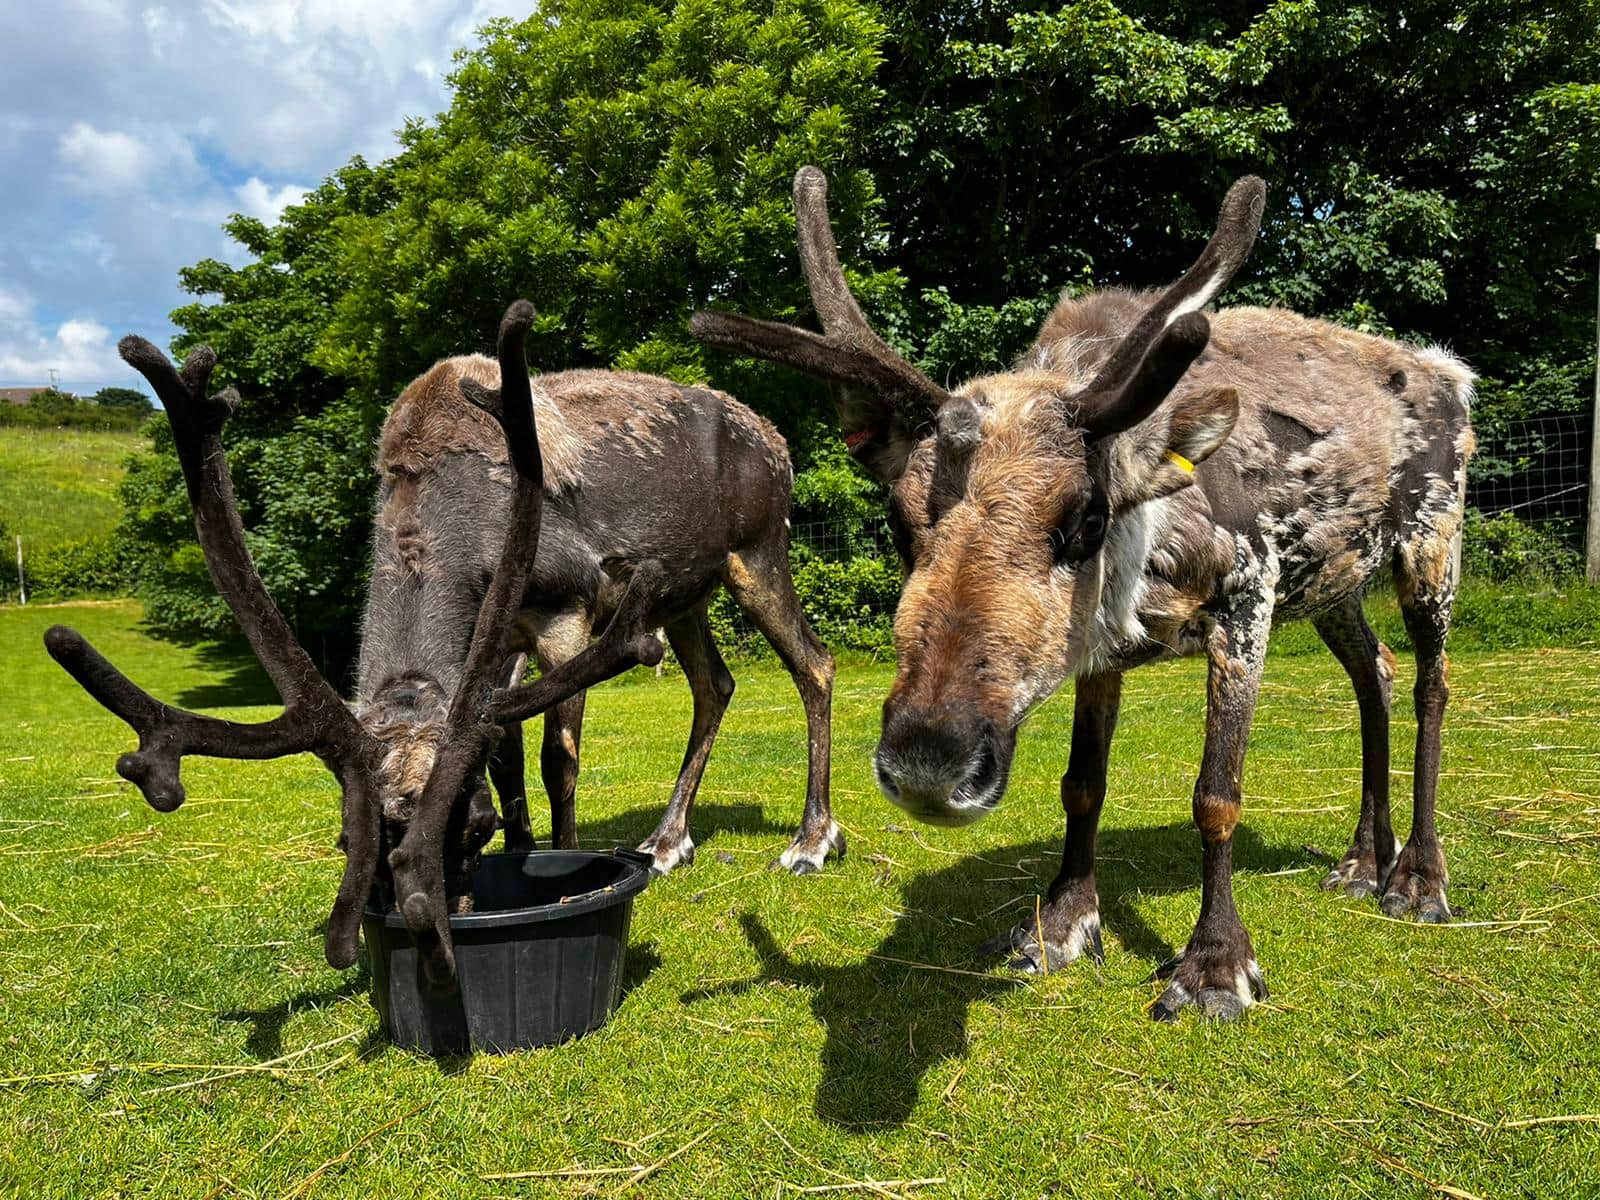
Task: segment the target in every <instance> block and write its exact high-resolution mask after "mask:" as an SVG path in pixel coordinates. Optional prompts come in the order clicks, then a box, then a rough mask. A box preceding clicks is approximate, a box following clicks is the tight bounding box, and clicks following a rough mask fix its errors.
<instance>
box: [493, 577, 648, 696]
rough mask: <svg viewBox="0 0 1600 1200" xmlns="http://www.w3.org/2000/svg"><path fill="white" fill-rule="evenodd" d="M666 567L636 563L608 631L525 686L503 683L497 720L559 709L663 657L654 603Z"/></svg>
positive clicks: (497, 693)
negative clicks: (655, 631) (652, 609)
mask: <svg viewBox="0 0 1600 1200" xmlns="http://www.w3.org/2000/svg"><path fill="white" fill-rule="evenodd" d="M665 578H666V572H665V570H663V568H662V566H661V564H660V563H659V562H658V561H656V560H655V559H647V560H646V561H644V562H642V563H640V564H639V565H638V566H637V567H635V568H634V571H633V576H632V578H630V579H629V580H628V588H627V591H625V592H624V593H623V596H622V602H621V603H620V604H618V605H617V611H616V613H615V614H614V615H613V616H612V618H611V622H610V623H609V624H608V625H607V626H606V628H605V632H604V633H602V634H601V635H600V637H599V638H598V639H597V640H596V641H595V642H594V644H593V645H591V646H589V647H587V648H586V649H585V650H584V652H583V653H582V654H578V655H576V656H574V657H572V658H570V659H568V660H567V661H566V662H564V663H562V664H561V665H560V666H559V667H556V668H555V669H554V670H551V671H549V672H547V673H546V674H543V675H541V676H540V677H539V678H538V679H536V680H534V681H533V682H532V683H530V684H526V685H524V686H522V687H509V688H501V689H499V690H498V691H496V692H495V693H494V695H493V697H492V698H491V701H490V709H489V711H490V714H491V716H492V717H493V718H494V720H495V722H496V723H498V724H504V723H506V722H508V721H526V720H527V719H528V718H529V717H535V716H538V715H539V714H540V713H542V712H544V711H545V710H546V709H550V708H554V707H555V706H556V705H557V704H560V703H561V702H562V701H563V700H565V699H566V698H567V697H568V696H575V695H577V694H578V693H579V692H581V691H585V690H586V689H588V688H591V687H593V686H594V685H595V684H597V683H602V682H604V681H605V680H607V679H610V678H611V677H612V676H613V675H620V674H621V673H622V672H623V671H626V670H629V669H630V668H632V667H636V666H645V667H653V666H655V665H656V664H657V663H658V662H660V661H661V657H662V653H663V651H662V647H661V643H660V642H659V641H657V640H656V639H655V638H654V637H652V636H651V634H650V630H651V628H652V626H651V625H650V621H649V616H650V606H651V604H652V602H653V601H654V600H655V598H656V597H657V596H658V595H660V592H661V584H662V582H663V580H664V579H665Z"/></svg>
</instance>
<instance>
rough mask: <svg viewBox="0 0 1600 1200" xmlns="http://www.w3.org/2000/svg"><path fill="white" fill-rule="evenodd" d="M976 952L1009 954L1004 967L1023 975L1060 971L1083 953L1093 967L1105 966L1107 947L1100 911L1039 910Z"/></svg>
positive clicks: (982, 953) (990, 940)
mask: <svg viewBox="0 0 1600 1200" xmlns="http://www.w3.org/2000/svg"><path fill="white" fill-rule="evenodd" d="M1041 926H1042V927H1043V931H1044V935H1045V940H1044V944H1043V945H1042V946H1041V945H1040V942H1039V932H1040V927H1041ZM978 953H979V954H980V955H983V956H985V957H991V958H992V957H995V956H997V955H1002V954H1009V955H1012V958H1011V959H1010V961H1009V962H1007V963H1006V969H1007V970H1008V971H1016V972H1018V973H1019V974H1022V975H1045V974H1048V973H1049V972H1051V971H1059V970H1060V969H1061V968H1062V967H1065V966H1066V965H1068V964H1069V963H1072V962H1076V961H1077V960H1078V959H1079V958H1082V957H1083V956H1084V955H1085V954H1087V955H1088V957H1089V958H1090V959H1091V960H1092V961H1093V962H1094V964H1095V965H1096V966H1104V965H1105V961H1106V948H1105V942H1104V941H1103V940H1102V938H1101V935H1100V912H1099V910H1098V909H1092V910H1090V911H1088V912H1078V913H1075V914H1073V915H1071V916H1067V917H1062V916H1059V915H1057V916H1052V915H1051V914H1049V913H1041V914H1040V916H1039V919H1038V920H1037V921H1034V920H1028V921H1021V922H1019V923H1017V924H1016V925H1014V926H1013V927H1012V928H1011V929H1008V930H1007V931H1006V932H1004V933H1001V934H997V935H995V936H994V937H992V938H990V939H989V940H988V941H986V942H984V943H983V944H982V945H981V946H979V947H978Z"/></svg>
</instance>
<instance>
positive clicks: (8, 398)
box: [0, 383, 50, 404]
mask: <svg viewBox="0 0 1600 1200" xmlns="http://www.w3.org/2000/svg"><path fill="white" fill-rule="evenodd" d="M49 390H50V385H49V384H48V383H41V384H39V385H38V386H36V387H0V400H3V401H4V402H5V403H7V404H26V403H27V402H28V401H29V400H32V399H33V398H34V397H35V396H36V395H38V394H39V393H40V392H48V391H49Z"/></svg>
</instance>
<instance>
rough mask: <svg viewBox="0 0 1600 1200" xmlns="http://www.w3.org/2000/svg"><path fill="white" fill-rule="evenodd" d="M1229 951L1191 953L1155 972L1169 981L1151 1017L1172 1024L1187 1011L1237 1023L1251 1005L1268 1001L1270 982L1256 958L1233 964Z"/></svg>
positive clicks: (1182, 955) (1151, 1009) (1157, 1000)
mask: <svg viewBox="0 0 1600 1200" xmlns="http://www.w3.org/2000/svg"><path fill="white" fill-rule="evenodd" d="M1230 958H1231V955H1230V954H1229V953H1228V952H1227V951H1226V950H1222V951H1212V952H1210V953H1199V954H1191V953H1190V952H1189V951H1187V950H1186V951H1184V953H1182V954H1180V955H1178V956H1177V957H1176V958H1173V959H1169V960H1167V961H1166V962H1164V963H1162V964H1161V965H1160V966H1159V967H1157V968H1156V969H1155V972H1154V974H1153V975H1152V976H1151V978H1152V979H1156V978H1161V979H1167V980H1168V983H1167V986H1166V990H1165V991H1163V992H1162V993H1161V995H1160V996H1159V997H1157V998H1156V1002H1155V1004H1153V1005H1152V1006H1151V1008H1150V1016H1151V1017H1152V1018H1154V1019H1155V1020H1157V1021H1165V1022H1171V1021H1176V1020H1177V1019H1178V1014H1179V1013H1180V1012H1182V1011H1183V1010H1184V1009H1186V1008H1193V1009H1196V1010H1198V1011H1199V1013H1200V1015H1201V1016H1202V1017H1204V1018H1206V1019H1207V1020H1211V1021H1234V1020H1237V1019H1238V1018H1239V1017H1241V1016H1243V1015H1244V1012H1245V1010H1246V1009H1247V1008H1249V1007H1250V1006H1251V1005H1253V1004H1255V1003H1256V1002H1257V1001H1259V1000H1265V999H1266V998H1267V981H1266V980H1265V979H1264V978H1263V977H1262V975H1261V968H1260V966H1259V965H1257V963H1256V960H1255V959H1254V958H1250V959H1246V960H1245V961H1243V962H1241V963H1238V964H1237V965H1232V964H1231V963H1230Z"/></svg>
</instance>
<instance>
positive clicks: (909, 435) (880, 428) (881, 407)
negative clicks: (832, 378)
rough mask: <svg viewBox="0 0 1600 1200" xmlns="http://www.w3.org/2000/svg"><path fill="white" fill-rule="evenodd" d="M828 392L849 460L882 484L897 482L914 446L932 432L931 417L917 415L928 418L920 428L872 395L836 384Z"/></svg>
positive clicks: (930, 414) (904, 415)
mask: <svg viewBox="0 0 1600 1200" xmlns="http://www.w3.org/2000/svg"><path fill="white" fill-rule="evenodd" d="M830 390H831V391H832V392H833V401H834V405H835V406H836V407H837V408H838V410H839V431H840V433H841V434H842V435H843V437H844V447H845V449H846V450H848V451H849V452H850V457H851V458H853V459H854V460H855V461H856V462H858V463H860V464H861V467H862V469H863V470H865V471H866V472H867V473H868V474H869V475H872V476H873V477H875V478H877V479H880V480H882V481H883V482H884V483H893V482H894V481H895V480H897V479H899V478H900V476H901V475H903V474H905V470H906V460H907V459H909V458H910V457H911V452H912V451H913V450H915V449H916V448H917V443H918V442H920V441H921V440H922V439H923V438H925V437H927V436H929V435H930V434H932V433H933V432H934V426H933V414H932V413H928V414H922V413H918V414H917V416H919V417H921V416H924V415H926V417H927V422H926V425H921V424H918V423H917V422H916V421H915V420H912V419H908V415H907V414H906V413H904V412H902V411H901V410H898V409H896V408H894V407H893V406H891V405H890V404H888V403H886V402H885V401H883V400H881V399H880V398H879V397H878V396H877V395H876V394H875V393H873V392H869V391H866V390H864V389H861V388H854V387H843V386H839V385H835V386H834V387H833V388H831V389H830Z"/></svg>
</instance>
